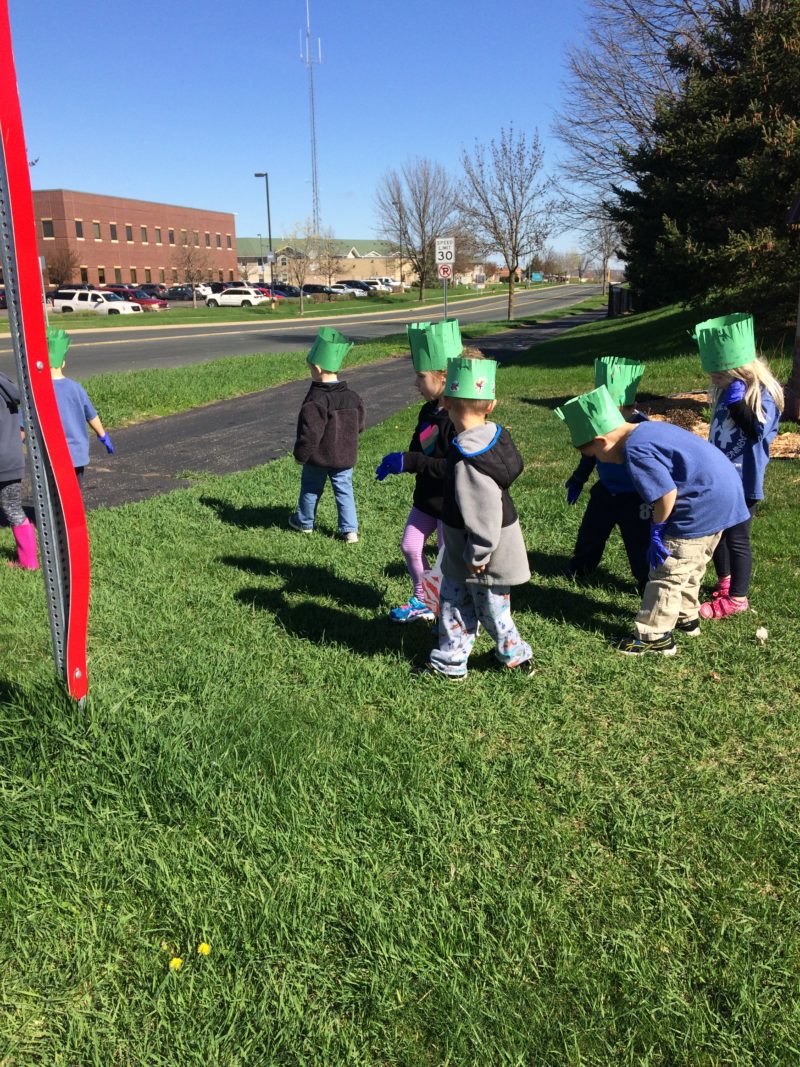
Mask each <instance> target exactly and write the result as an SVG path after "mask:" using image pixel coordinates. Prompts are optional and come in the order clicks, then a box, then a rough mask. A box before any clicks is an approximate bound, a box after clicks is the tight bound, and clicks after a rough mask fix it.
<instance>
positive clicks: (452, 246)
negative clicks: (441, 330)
mask: <svg viewBox="0 0 800 1067" xmlns="http://www.w3.org/2000/svg"><path fill="white" fill-rule="evenodd" d="M455 258H456V239H455V237H437V238H436V267H437V269H438V271H439V277H440V278H441V279H442V281H443V282H444V317H445V318H447V283H448V282H449V281H450V279H451V278H452V277H453V264H454V262H455Z"/></svg>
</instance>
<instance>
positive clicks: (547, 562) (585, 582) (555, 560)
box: [528, 550, 638, 596]
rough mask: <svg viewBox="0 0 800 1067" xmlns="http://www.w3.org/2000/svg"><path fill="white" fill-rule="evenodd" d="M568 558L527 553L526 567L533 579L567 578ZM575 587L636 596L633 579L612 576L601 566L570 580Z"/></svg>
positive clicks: (533, 552)
mask: <svg viewBox="0 0 800 1067" xmlns="http://www.w3.org/2000/svg"><path fill="white" fill-rule="evenodd" d="M569 561H570V557H569V556H567V555H562V554H557V553H547V552H537V551H536V550H533V551H529V552H528V565H529V566H530V568H531V574H532V575H533V577H534V578H537V577H538V578H565V579H566V578H567V573H566V571H567V566H568V564H569ZM572 580H573V581H574V582H575V583H576V584H577V585H579V586H582V587H586V588H590V589H595V588H598V589H613V590H616V591H617V592H619V593H630V594H631V595H632V596H633V595H635V596H638V590H637V588H636V582H635V580H634V579H633V577H630V578H628V579H625V578H621V577H620V576H619V575H618V574H612V573H611V571H609V570H607V569H606V568H605V567H603V566H602V565H601V566H600V567H598V568H597V570H596V571H594V572H593V573H592V574H589V575H586V576H585V577H582V578H574V579H572Z"/></svg>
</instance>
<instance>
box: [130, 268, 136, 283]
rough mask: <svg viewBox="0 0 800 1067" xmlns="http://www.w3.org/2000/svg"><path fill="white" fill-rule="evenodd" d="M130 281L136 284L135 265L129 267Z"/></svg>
mask: <svg viewBox="0 0 800 1067" xmlns="http://www.w3.org/2000/svg"><path fill="white" fill-rule="evenodd" d="M131 281H132V282H133V284H134V285H136V267H131Z"/></svg>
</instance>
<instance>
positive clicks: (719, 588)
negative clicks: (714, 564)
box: [711, 578, 731, 600]
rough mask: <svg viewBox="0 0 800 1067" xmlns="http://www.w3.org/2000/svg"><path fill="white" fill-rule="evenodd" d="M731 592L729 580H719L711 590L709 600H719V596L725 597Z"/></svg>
mask: <svg viewBox="0 0 800 1067" xmlns="http://www.w3.org/2000/svg"><path fill="white" fill-rule="evenodd" d="M730 591H731V580H730V578H720V579H719V581H718V582H717V584H716V586H715V587H714V589H713V590H712V593H711V599H712V600H719V598H720V597H721V596H727V595H728V594H729V593H730Z"/></svg>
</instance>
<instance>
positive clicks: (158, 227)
mask: <svg viewBox="0 0 800 1067" xmlns="http://www.w3.org/2000/svg"><path fill="white" fill-rule="evenodd" d="M156 244H157V245H160V244H161V227H160V226H156Z"/></svg>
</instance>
